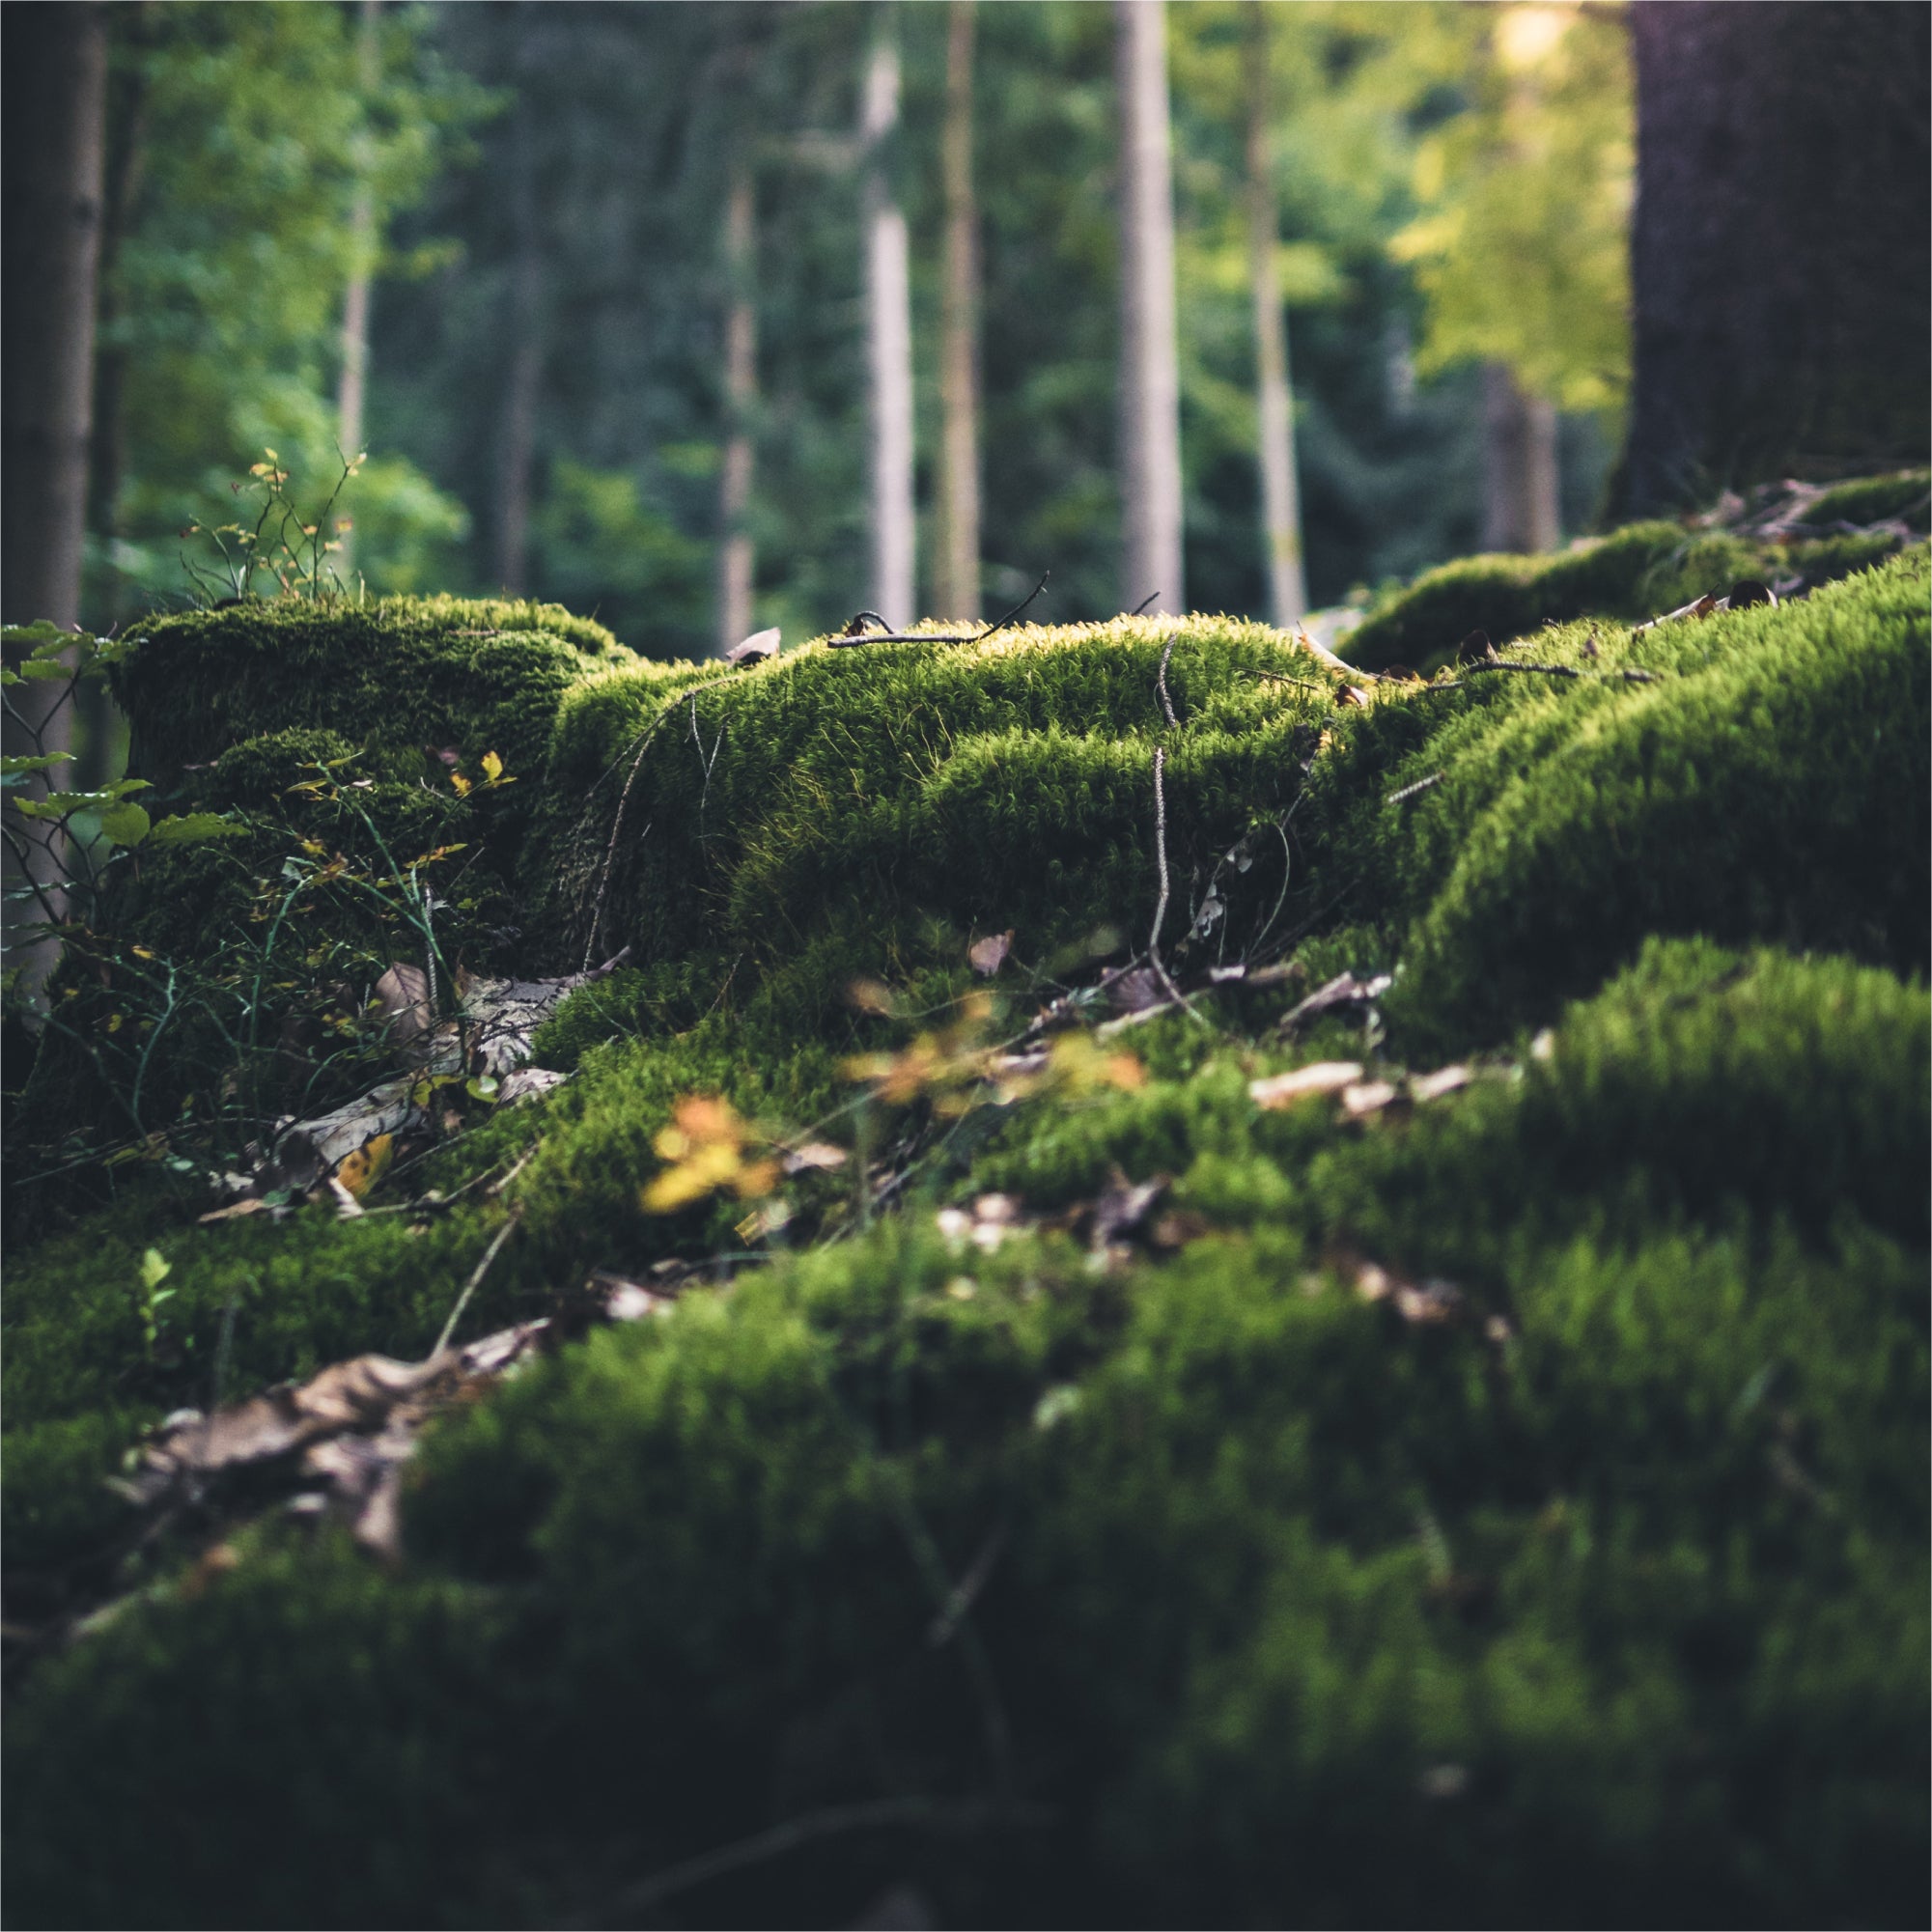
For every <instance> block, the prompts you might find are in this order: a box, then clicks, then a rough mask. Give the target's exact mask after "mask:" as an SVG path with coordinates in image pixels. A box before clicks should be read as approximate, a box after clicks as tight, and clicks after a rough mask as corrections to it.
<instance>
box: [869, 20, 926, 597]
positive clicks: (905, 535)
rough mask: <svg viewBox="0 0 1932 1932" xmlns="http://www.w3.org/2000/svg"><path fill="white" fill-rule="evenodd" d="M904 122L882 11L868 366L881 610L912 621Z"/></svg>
mask: <svg viewBox="0 0 1932 1932" xmlns="http://www.w3.org/2000/svg"><path fill="white" fill-rule="evenodd" d="M898 125H899V42H898V22H897V19H896V17H895V16H894V14H893V13H892V10H891V8H890V7H889V6H885V5H881V6H880V7H879V8H878V9H877V14H876V20H875V24H874V28H873V38H872V49H871V53H870V56H869V57H868V60H867V63H866V73H865V93H864V108H863V113H862V115H861V118H860V123H859V137H860V142H861V146H862V149H863V152H864V155H865V193H864V216H865V222H864V225H865V315H866V327H865V337H866V368H867V373H868V377H869V382H868V391H869V396H870V402H871V409H870V428H871V444H872V448H871V457H872V464H871V468H872V593H871V595H872V608H873V609H874V610H876V611H878V612H879V613H880V615H881V616H882V617H883V618H884V619H885V620H886V621H887V622H888V623H889V624H893V625H900V624H906V623H910V621H911V618H912V614H913V613H912V595H913V593H912V544H913V504H912V316H911V303H912V297H911V282H910V269H909V265H908V250H907V240H906V216H905V214H904V212H903V211H902V210H901V209H900V207H899V204H898V203H897V201H896V200H894V198H893V195H892V191H891V186H890V183H889V182H888V181H887V179H886V167H887V162H888V158H889V157H888V154H887V143H888V141H889V139H890V137H891V135H892V133H893V131H894V129H895V128H896V127H897V126H898Z"/></svg>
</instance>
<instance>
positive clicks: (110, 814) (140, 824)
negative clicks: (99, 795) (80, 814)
mask: <svg viewBox="0 0 1932 1932" xmlns="http://www.w3.org/2000/svg"><path fill="white" fill-rule="evenodd" d="M151 823H152V822H151V821H150V819H149V817H148V814H147V812H146V810H145V809H144V808H143V807H141V806H140V805H136V804H134V803H132V802H131V801H129V800H127V799H125V798H124V799H122V800H121V801H120V802H119V803H116V804H112V805H109V806H108V808H107V809H106V810H105V811H104V812H102V813H101V815H100V835H101V837H102V838H104V839H106V840H107V841H108V843H109V844H110V845H125V846H136V845H139V844H140V843H141V841H142V840H143V839H144V838H146V837H147V836H148V832H149V828H150V826H151Z"/></svg>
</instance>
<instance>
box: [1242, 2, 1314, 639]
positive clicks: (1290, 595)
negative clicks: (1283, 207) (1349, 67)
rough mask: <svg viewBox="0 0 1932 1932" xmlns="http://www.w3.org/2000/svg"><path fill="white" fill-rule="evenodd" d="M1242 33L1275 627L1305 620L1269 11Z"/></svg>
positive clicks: (1264, 531) (1255, 15)
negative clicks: (1278, 254)
mask: <svg viewBox="0 0 1932 1932" xmlns="http://www.w3.org/2000/svg"><path fill="white" fill-rule="evenodd" d="M1246 15H1247V19H1246V29H1247V142H1246V159H1247V263H1248V279H1249V281H1250V283H1251V284H1252V286H1253V290H1254V356H1255V388H1256V391H1257V395H1256V402H1257V405H1258V408H1257V414H1258V417H1259V438H1260V445H1261V448H1260V457H1261V536H1262V543H1263V546H1264V549H1265V553H1266V556H1267V559H1268V614H1269V617H1270V619H1271V620H1272V621H1273V622H1274V623H1275V624H1278V625H1281V626H1284V627H1285V626H1288V625H1292V624H1297V623H1299V622H1300V621H1301V620H1302V617H1303V616H1304V615H1305V614H1306V613H1307V609H1308V588H1307V583H1306V580H1305V578H1304V576H1303V574H1302V503H1301V493H1300V489H1299V485H1298V480H1297V477H1296V474H1295V393H1294V390H1293V388H1292V387H1291V385H1290V382H1289V378H1288V324H1287V321H1286V319H1285V317H1284V316H1283V314H1282V309H1281V275H1280V269H1279V266H1278V265H1277V263H1276V261H1275V246H1276V242H1277V240H1278V229H1277V218H1276V212H1275V203H1274V174H1273V171H1272V170H1273V156H1272V154H1271V153H1270V143H1269V139H1268V123H1269V116H1270V112H1271V110H1272V107H1273V89H1272V88H1271V87H1270V86H1269V72H1270V63H1269V52H1270V49H1269V12H1268V8H1267V5H1266V4H1265V0H1246Z"/></svg>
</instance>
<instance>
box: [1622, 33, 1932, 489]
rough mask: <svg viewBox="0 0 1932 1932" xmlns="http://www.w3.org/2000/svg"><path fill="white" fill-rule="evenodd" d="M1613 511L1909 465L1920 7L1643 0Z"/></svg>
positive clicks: (1925, 150)
mask: <svg viewBox="0 0 1932 1932" xmlns="http://www.w3.org/2000/svg"><path fill="white" fill-rule="evenodd" d="M1631 26H1632V32H1633V35H1634V37H1635V42H1636V53H1637V100H1638V197H1637V213H1636V220H1635V224H1634V228H1633V233H1632V239H1631V251H1632V262H1631V267H1632V285H1633V294H1634V297H1635V304H1636V357H1635V365H1636V366H1635V393H1634V396H1633V403H1632V412H1631V425H1630V439H1629V443H1628V446H1627V448H1626V450H1625V453H1624V461H1623V468H1622V472H1621V475H1620V478H1619V483H1618V487H1617V489H1616V490H1615V491H1614V493H1613V496H1614V507H1615V508H1616V509H1617V510H1618V511H1619V512H1621V513H1622V514H1626V515H1640V514H1643V513H1645V512H1648V511H1652V510H1657V509H1664V508H1669V507H1671V506H1674V505H1676V504H1679V503H1682V502H1685V501H1688V500H1691V499H1693V498H1696V497H1701V496H1709V495H1711V494H1714V493H1715V492H1716V490H1719V489H1720V488H1722V487H1724V486H1740V485H1748V484H1751V483H1755V482H1761V481H1763V480H1765V479H1767V478H1771V477H1777V476H1782V475H1787V474H1793V473H1796V474H1803V475H1807V476H1812V477H1823V476H1829V475H1834V474H1845V473H1848V472H1851V471H1855V470H1860V469H1868V468H1873V467H1879V466H1883V465H1885V464H1888V463H1894V462H1922V461H1923V460H1924V458H1925V454H1926V449H1927V442H1928V433H1927V413H1928V409H1932V379H1928V369H1927V355H1928V335H1932V239H1928V237H1932V144H1928V135H1927V103H1928V92H1932V88H1928V77H1927V76H1928V66H1929V65H1932V9H1928V8H1927V7H1926V6H1925V5H1923V4H1921V0H1905V4H1897V5H1888V4H1867V0H1829V4H1785V0H1725V4H1722V5H1719V4H1712V0H1671V4H1668V5H1664V4H1659V3H1658V0H1638V5H1636V6H1634V7H1633V8H1632V9H1631Z"/></svg>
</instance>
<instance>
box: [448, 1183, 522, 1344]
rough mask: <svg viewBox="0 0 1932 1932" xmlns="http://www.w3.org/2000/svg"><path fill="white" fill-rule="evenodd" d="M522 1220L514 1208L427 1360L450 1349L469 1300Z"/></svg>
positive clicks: (463, 1290) (464, 1284)
mask: <svg viewBox="0 0 1932 1932" xmlns="http://www.w3.org/2000/svg"><path fill="white" fill-rule="evenodd" d="M520 1218H522V1210H521V1208H512V1209H511V1210H510V1218H509V1219H508V1220H506V1221H505V1222H504V1223H503V1225H502V1226H501V1227H500V1228H498V1229H497V1230H496V1233H495V1234H494V1236H492V1237H491V1239H490V1246H488V1247H486V1248H485V1249H484V1250H483V1259H482V1260H481V1261H479V1262H478V1263H477V1264H476V1266H475V1268H473V1269H472V1270H471V1271H470V1276H469V1279H468V1280H467V1281H465V1282H464V1283H463V1284H462V1294H461V1295H459V1296H458V1297H457V1298H456V1306H455V1307H454V1308H452V1309H451V1310H450V1318H449V1320H448V1321H446V1322H445V1323H444V1324H443V1331H442V1333H441V1334H439V1335H438V1336H437V1337H436V1345H435V1347H434V1348H433V1349H432V1350H431V1351H430V1353H429V1355H428V1357H427V1358H426V1359H427V1360H430V1361H434V1359H435V1358H436V1357H437V1356H439V1355H441V1354H442V1352H443V1351H444V1350H445V1349H446V1348H448V1347H449V1345H450V1337H451V1336H452V1335H453V1334H455V1333H456V1325H457V1324H458V1323H459V1322H460V1321H462V1311H463V1310H464V1309H465V1308H466V1307H468V1306H469V1298H470V1297H471V1296H472V1295H474V1294H475V1293H476V1291H477V1290H478V1289H479V1288H480V1287H481V1286H482V1285H483V1277H484V1276H485V1275H486V1274H489V1273H490V1263H491V1262H493V1261H494V1260H495V1259H496V1257H497V1256H498V1255H499V1254H500V1253H501V1252H502V1251H503V1244H504V1243H505V1242H506V1241H508V1240H509V1239H510V1237H511V1235H512V1233H513V1232H514V1231H515V1229H516V1226H517V1223H518V1220H519V1219H520Z"/></svg>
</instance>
